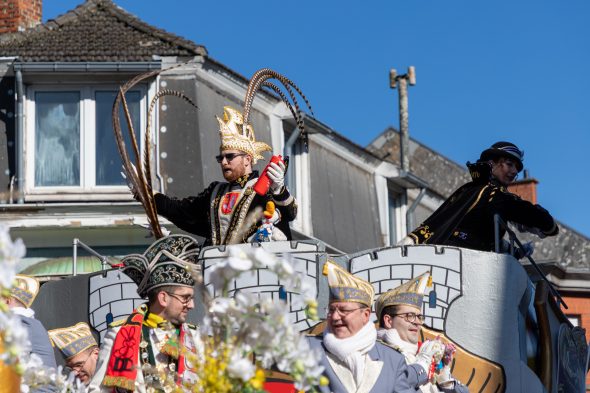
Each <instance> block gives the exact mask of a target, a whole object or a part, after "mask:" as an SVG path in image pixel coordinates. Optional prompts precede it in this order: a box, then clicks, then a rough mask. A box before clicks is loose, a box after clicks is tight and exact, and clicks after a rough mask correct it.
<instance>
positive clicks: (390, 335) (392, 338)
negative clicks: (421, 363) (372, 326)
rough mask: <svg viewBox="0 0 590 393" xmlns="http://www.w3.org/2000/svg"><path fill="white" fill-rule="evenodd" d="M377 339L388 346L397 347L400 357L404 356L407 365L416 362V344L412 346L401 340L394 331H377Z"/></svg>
mask: <svg viewBox="0 0 590 393" xmlns="http://www.w3.org/2000/svg"><path fill="white" fill-rule="evenodd" d="M377 337H379V339H380V340H383V341H385V342H386V343H387V344H389V345H392V346H394V347H398V348H399V349H400V351H401V353H402V355H404V356H405V358H406V359H407V360H408V364H411V363H414V362H415V361H416V353H417V352H418V344H412V343H411V342H408V341H404V340H402V338H401V337H400V336H399V333H398V332H397V330H396V329H379V330H378V331H377Z"/></svg>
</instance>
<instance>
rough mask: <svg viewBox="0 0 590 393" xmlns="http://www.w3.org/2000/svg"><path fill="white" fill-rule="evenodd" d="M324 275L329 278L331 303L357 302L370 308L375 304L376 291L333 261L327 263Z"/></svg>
mask: <svg viewBox="0 0 590 393" xmlns="http://www.w3.org/2000/svg"><path fill="white" fill-rule="evenodd" d="M322 273H323V275H324V276H328V286H329V287H330V301H329V302H330V303H333V302H357V303H361V304H364V305H366V306H368V307H371V305H372V304H373V297H374V296H375V289H373V286H372V285H371V284H370V283H368V282H367V281H365V280H363V279H361V278H358V277H355V276H354V275H352V274H350V273H349V272H347V271H346V270H344V269H343V268H341V267H340V266H338V265H337V264H336V263H334V262H331V261H328V262H326V264H325V265H324V269H323V271H322Z"/></svg>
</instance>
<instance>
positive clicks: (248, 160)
mask: <svg viewBox="0 0 590 393" xmlns="http://www.w3.org/2000/svg"><path fill="white" fill-rule="evenodd" d="M223 112H224V113H223V119H220V118H219V117H217V120H218V121H219V133H220V136H221V146H220V147H219V155H218V156H217V157H216V159H217V162H218V163H219V165H220V169H221V172H222V174H223V177H224V179H225V180H226V181H225V182H213V183H211V184H210V185H209V187H207V188H206V189H205V190H204V191H203V192H201V193H200V194H199V195H197V196H192V197H188V198H184V199H177V198H171V197H168V196H166V195H164V194H156V195H155V202H156V208H157V211H158V214H160V215H162V216H164V217H166V218H167V219H168V220H170V221H171V222H172V223H174V224H175V225H176V226H177V227H179V228H180V229H183V230H185V231H187V232H190V233H193V234H196V235H199V236H202V237H205V238H206V241H205V245H220V244H235V243H245V242H249V241H252V239H253V238H254V236H255V235H256V233H257V231H259V230H260V229H262V228H263V225H265V220H264V218H263V214H262V212H263V211H265V215H268V216H269V217H267V218H266V226H264V229H265V230H267V228H268V224H269V223H272V224H273V228H272V231H271V232H272V233H271V234H270V236H268V237H269V238H270V240H290V239H291V231H290V229H289V222H290V221H293V220H294V219H295V216H296V215H297V205H296V202H295V198H293V196H292V195H291V194H289V191H288V190H287V188H286V187H285V170H286V164H285V162H284V161H283V160H282V159H274V160H271V163H270V164H269V165H268V167H267V170H266V175H267V176H268V178H267V179H264V180H266V181H268V182H269V187H268V190H265V191H263V192H262V195H260V194H259V191H257V192H255V188H254V186H255V185H256V184H257V182H258V180H259V179H260V177H259V174H258V172H257V171H254V170H252V166H253V165H254V164H256V162H257V161H258V160H260V159H263V158H264V157H263V156H262V154H261V153H262V152H265V151H271V148H270V146H268V145H267V144H266V143H264V142H258V141H256V138H255V135H254V129H253V128H252V126H251V125H250V124H247V125H245V126H244V120H243V117H242V114H241V113H240V112H239V111H237V110H235V109H233V108H231V107H229V106H226V107H224V108H223ZM257 187H258V186H257ZM273 205H274V206H273ZM256 211H259V212H258V213H254V212H256ZM269 211H270V214H267V213H268V212H269Z"/></svg>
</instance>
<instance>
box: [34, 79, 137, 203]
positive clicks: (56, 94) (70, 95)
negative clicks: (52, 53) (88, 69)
mask: <svg viewBox="0 0 590 393" xmlns="http://www.w3.org/2000/svg"><path fill="white" fill-rule="evenodd" d="M117 92H118V90H117V87H116V86H112V87H111V86H109V87H102V86H101V87H98V86H97V87H88V86H79V87H75V86H67V87H58V86H55V87H51V86H42V87H33V88H31V89H29V94H28V97H27V98H28V99H27V109H26V152H33V154H28V153H27V154H26V155H25V160H26V166H27V167H26V168H27V170H26V174H27V178H26V189H27V192H28V193H29V194H44V193H45V194H47V193H55V192H61V193H65V194H67V193H73V194H76V193H78V194H80V193H82V194H84V193H89V192H98V193H101V192H102V193H128V190H127V186H126V184H125V180H124V179H123V178H122V176H121V173H120V172H121V159H120V156H119V151H118V150H117V145H116V142H115V137H114V134H113V126H112V108H113V102H114V100H115V97H116V95H117ZM126 100H127V105H128V107H129V111H130V114H131V120H132V123H133V129H134V132H135V135H136V138H137V140H138V143H139V144H140V146H138V148H139V149H140V151H141V135H142V134H143V132H142V129H143V128H144V127H145V124H146V120H145V118H146V106H147V105H146V92H145V89H143V88H140V89H135V90H131V91H129V92H128V93H127V95H126ZM120 119H121V126H122V128H123V131H124V135H125V145H126V147H127V149H128V152H129V154H130V155H131V156H133V153H132V144H131V138H130V135H129V132H128V129H127V122H126V120H125V115H124V114H123V111H122V110H121V112H120Z"/></svg>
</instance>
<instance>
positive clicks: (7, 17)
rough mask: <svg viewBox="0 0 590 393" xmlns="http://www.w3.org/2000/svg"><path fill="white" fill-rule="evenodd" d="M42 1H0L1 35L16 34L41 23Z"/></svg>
mask: <svg viewBox="0 0 590 393" xmlns="http://www.w3.org/2000/svg"><path fill="white" fill-rule="evenodd" d="M42 8H43V2H42V0H0V34H4V33H15V32H18V31H23V30H26V29H29V28H31V27H35V26H37V25H38V24H40V23H41V17H42V13H41V11H42Z"/></svg>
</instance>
